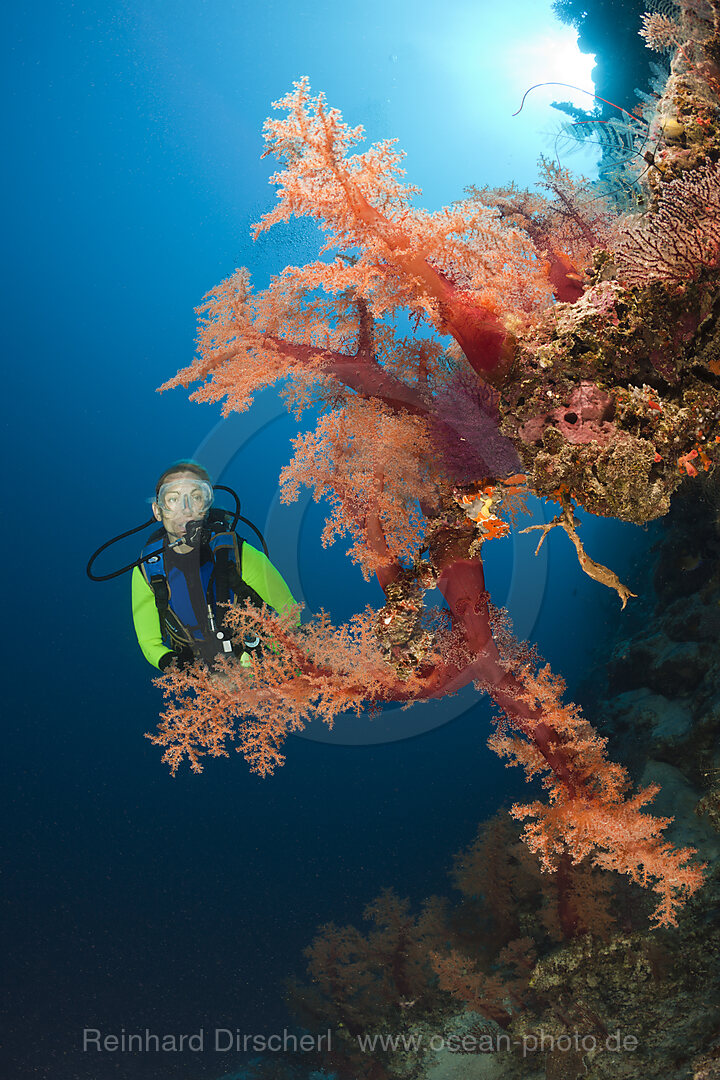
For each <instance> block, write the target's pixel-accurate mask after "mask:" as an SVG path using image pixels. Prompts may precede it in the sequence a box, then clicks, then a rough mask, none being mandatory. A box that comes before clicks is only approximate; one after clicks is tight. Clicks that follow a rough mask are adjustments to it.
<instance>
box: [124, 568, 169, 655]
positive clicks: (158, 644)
mask: <svg viewBox="0 0 720 1080" xmlns="http://www.w3.org/2000/svg"><path fill="white" fill-rule="evenodd" d="M132 613H133V622H134V624H135V633H136V634H137V639H138V644H139V646H140V648H141V649H142V652H143V656H144V657H145V659H146V660H147V661H148V663H150V664H152V666H153V667H158V661H159V660H160V658H161V657H163V656H164V655H165V653H168V652H172V649H168V647H167V645H166V644H165V642H164V641H163V639H162V634H161V632H160V615H159V614H158V609H157V605H156V604H155V594H154V593H153V591H152V589H151V588H150V586H149V585H148V583H147V581H146V580H145V578H144V577H143V573H142V570H141V569H140V567H139V566H136V567H135V569H134V570H133V572H132Z"/></svg>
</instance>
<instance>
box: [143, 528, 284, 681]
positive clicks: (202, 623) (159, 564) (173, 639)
mask: <svg viewBox="0 0 720 1080" xmlns="http://www.w3.org/2000/svg"><path fill="white" fill-rule="evenodd" d="M227 524H228V522H227V517H226V516H225V515H224V514H223V513H222V512H220V513H219V514H218V516H216V517H214V518H213V519H212V520H209V521H208V522H207V528H208V530H209V532H210V536H209V538H208V540H207V542H206V543H204V544H203V545H202V546H201V548H200V550H199V553H198V561H197V562H195V567H196V568H197V572H198V575H199V579H200V582H199V585H200V590H201V592H202V597H203V600H204V606H205V611H206V612H207V609H208V608H209V612H207V614H206V613H205V612H201V613H198V612H197V611H196V609H195V607H194V606H193V603H192V596H191V594H190V590H189V588H188V582H187V578H186V576H185V573H184V572H183V570H182V569H180V567H179V566H178V564H177V560H175V559H173V560H170V559H167V557H166V555H167V547H166V533H165V530H164V529H158V530H157V531H156V532H154V533H153V534H152V536H151V537H150V538H149V540H148V542H147V544H146V545H145V547H144V548H143V552H142V555H143V558H144V557H145V556H149V558H147V559H146V561H144V562H142V563H141V569H142V573H143V576H144V578H145V580H146V581H147V583H148V585H149V586H150V588H151V589H152V591H153V594H154V596H155V604H156V606H157V609H158V614H159V616H160V630H161V633H162V637H163V641H164V642H165V644H166V645H167V646H168V648H170V649H174V648H177V647H179V646H183V645H189V646H190V647H191V648H192V649H193V650H194V651H195V652H197V653H199V654H201V655H203V656H204V658H205V659H206V660H208V659H211V658H212V657H213V656H215V655H217V654H218V653H219V652H223V651H229V648H228V645H227V644H225V643H226V642H227V643H229V640H230V639H229V634H227V632H226V631H225V630H224V626H223V621H224V614H225V609H224V608H223V607H222V606H221V605H222V604H225V603H228V602H242V601H244V600H246V599H248V600H250V601H251V602H252V603H253V604H256V605H257V606H258V607H260V606H262V603H263V601H262V598H261V597H260V595H259V594H258V593H257V592H256V591H255V590H254V589H253V588H251V587H250V586H249V585H248V584H247V583H246V582H245V581H243V579H242V545H243V540H242V538H241V537H238V535H237V533H235V532H233V531H232V530H231V529H229V528H228V527H227ZM181 558H191V556H190V555H187V556H181ZM188 565H190V564H188ZM199 615H202V617H201V618H200V619H199ZM247 647H248V646H247V643H246V648H247Z"/></svg>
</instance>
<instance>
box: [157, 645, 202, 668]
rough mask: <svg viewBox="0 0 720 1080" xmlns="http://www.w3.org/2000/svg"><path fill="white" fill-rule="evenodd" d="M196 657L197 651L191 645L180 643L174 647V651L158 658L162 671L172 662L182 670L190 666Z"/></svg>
mask: <svg viewBox="0 0 720 1080" xmlns="http://www.w3.org/2000/svg"><path fill="white" fill-rule="evenodd" d="M194 659H195V653H194V652H193V651H192V649H191V648H190V646H189V645H180V646H179V647H178V648H177V649H173V651H172V652H166V653H165V655H164V656H161V657H160V659H159V660H158V667H159V668H160V670H161V671H165V670H166V668H168V667H170V665H171V664H172V665H173V667H176V668H177V669H178V671H182V670H183V669H184V668H186V667H189V666H190V664H192V662H193V661H194Z"/></svg>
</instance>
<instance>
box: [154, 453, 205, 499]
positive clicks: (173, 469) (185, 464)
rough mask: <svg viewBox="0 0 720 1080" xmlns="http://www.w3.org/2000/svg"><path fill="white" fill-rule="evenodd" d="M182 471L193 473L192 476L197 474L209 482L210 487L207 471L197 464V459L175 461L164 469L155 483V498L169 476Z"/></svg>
mask: <svg viewBox="0 0 720 1080" xmlns="http://www.w3.org/2000/svg"><path fill="white" fill-rule="evenodd" d="M184 472H189V473H193V475H194V476H197V477H198V478H199V479H200V480H204V481H205V483H207V484H210V486H211V487H212V480H211V479H210V474H209V472H208V471H207V469H204V468H203V467H202V465H198V463H197V461H175V462H173V464H172V465H171V466H170V468H169V469H166V470H165V472H164V473H163V474H162V476H161V477H160V479H159V480H158V482H157V484H156V485H155V498H156V499H157V497H158V496H159V494H160V488H161V487H162V486H163V484H165V483H166V482H167V481H168V480H169V479H170V477H171V476H175V475H176V474H177V473H184Z"/></svg>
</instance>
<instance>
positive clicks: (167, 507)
mask: <svg viewBox="0 0 720 1080" xmlns="http://www.w3.org/2000/svg"><path fill="white" fill-rule="evenodd" d="M213 498H214V492H213V489H212V487H211V486H210V484H208V483H207V481H205V480H199V479H192V480H190V479H188V478H186V477H180V478H178V479H176V480H169V481H168V483H166V484H163V485H162V487H161V488H160V490H159V491H158V494H157V500H156V502H157V504H158V506H159V507H160V509H161V510H164V511H165V513H166V514H181V513H190V514H192V516H193V518H195V517H203V516H204V515H205V514H207V512H208V510H209V509H210V507H211V506H212V504H213Z"/></svg>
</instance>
